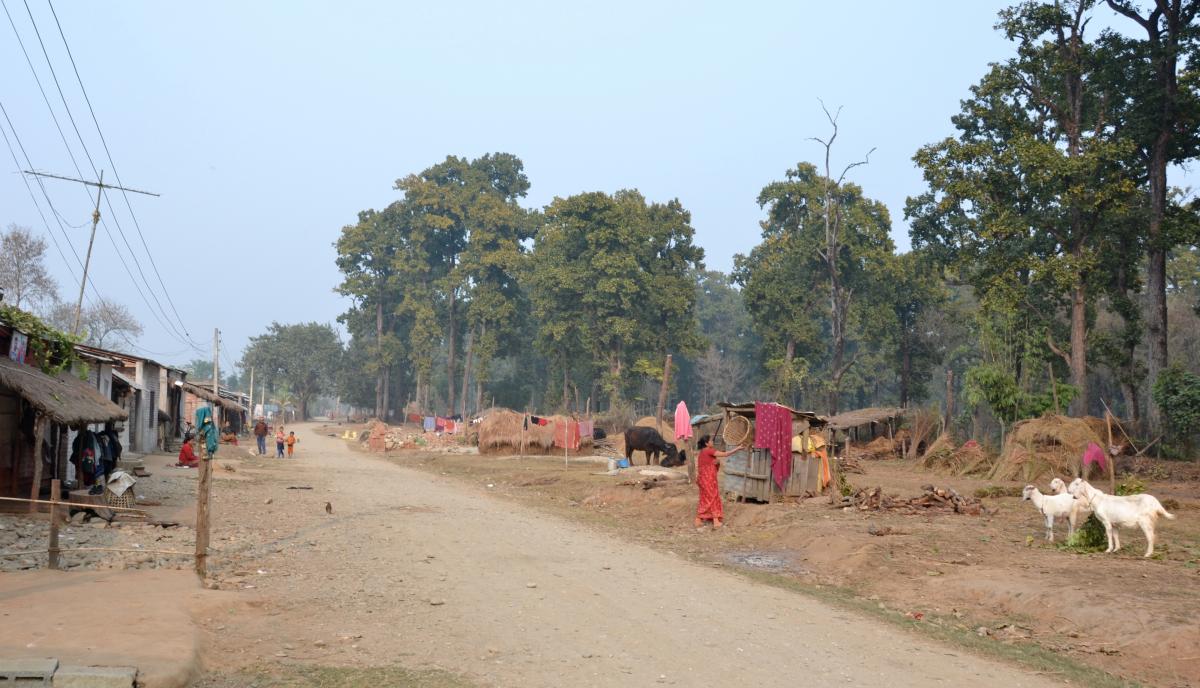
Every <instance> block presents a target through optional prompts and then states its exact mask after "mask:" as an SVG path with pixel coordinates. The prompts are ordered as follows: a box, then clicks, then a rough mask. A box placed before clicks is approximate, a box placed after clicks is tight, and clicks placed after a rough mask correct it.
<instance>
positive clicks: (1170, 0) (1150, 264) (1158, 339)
mask: <svg viewBox="0 0 1200 688" xmlns="http://www.w3.org/2000/svg"><path fill="white" fill-rule="evenodd" d="M1107 2H1108V6H1109V7H1110V8H1112V9H1113V10H1114V11H1116V12H1117V13H1118V14H1120V15H1122V16H1124V17H1126V18H1127V19H1129V20H1130V21H1132V22H1134V23H1135V24H1136V25H1137V26H1138V27H1139V28H1140V29H1141V31H1142V32H1144V33H1145V36H1146V37H1145V40H1143V41H1135V42H1128V43H1126V47H1127V50H1126V51H1125V56H1126V59H1127V61H1128V62H1129V63H1130V64H1131V66H1132V67H1133V69H1131V70H1130V77H1131V78H1130V79H1129V80H1128V82H1127V83H1126V87H1127V94H1126V96H1127V98H1128V100H1127V102H1128V103H1130V104H1131V105H1132V108H1133V116H1132V117H1131V121H1130V123H1129V126H1128V127H1127V129H1126V134H1127V135H1128V136H1131V137H1132V138H1133V139H1134V140H1136V141H1137V144H1138V147H1139V149H1140V152H1141V161H1142V164H1143V166H1144V169H1145V176H1146V179H1147V181H1148V193H1149V217H1148V218H1147V227H1146V239H1147V241H1146V250H1147V254H1148V260H1147V264H1146V291H1147V295H1148V296H1149V299H1148V300H1147V302H1146V327H1147V329H1148V331H1149V332H1148V334H1149V336H1148V340H1149V341H1148V344H1149V346H1148V356H1147V360H1146V363H1147V365H1146V375H1147V378H1148V379H1149V380H1150V383H1151V384H1153V383H1154V380H1156V379H1158V375H1159V373H1160V372H1161V371H1163V370H1165V369H1166V367H1167V363H1168V359H1167V285H1166V275H1167V254H1168V253H1169V251H1170V250H1171V247H1172V244H1173V242H1172V240H1171V238H1170V236H1169V235H1168V234H1167V233H1166V232H1165V231H1164V222H1165V220H1166V217H1167V206H1168V203H1167V197H1168V193H1169V185H1168V180H1167V170H1168V169H1169V167H1170V165H1171V164H1172V163H1177V162H1180V161H1183V160H1186V159H1188V158H1191V157H1194V156H1195V155H1196V152H1197V146H1198V145H1200V133H1198V130H1200V98H1198V95H1200V94H1198V93H1197V88H1198V87H1200V83H1197V79H1196V78H1195V77H1194V74H1195V72H1196V70H1197V68H1198V65H1197V64H1196V62H1197V58H1198V57H1200V56H1197V55H1196V54H1195V51H1196V50H1197V44H1198V42H1200V26H1197V23H1196V19H1197V14H1198V13H1200V1H1198V0H1151V2H1150V3H1149V4H1150V8H1149V9H1142V8H1141V7H1140V5H1141V3H1139V2H1136V1H1135V0H1107ZM1189 53H1192V56H1191V60H1190V62H1189V61H1188V54H1189ZM1185 64H1186V65H1187V66H1188V67H1189V69H1190V70H1191V71H1192V72H1193V77H1192V78H1191V79H1189V80H1185V81H1183V82H1182V83H1181V81H1180V79H1179V69H1180V67H1181V65H1185ZM1147 396H1148V402H1149V403H1148V408H1147V411H1148V412H1147V420H1148V421H1149V423H1150V426H1151V428H1150V429H1151V431H1152V432H1153V433H1154V434H1158V433H1159V431H1160V430H1161V426H1162V417H1161V414H1160V413H1159V409H1158V407H1157V405H1156V404H1155V403H1154V399H1153V397H1152V396H1150V395H1147Z"/></svg>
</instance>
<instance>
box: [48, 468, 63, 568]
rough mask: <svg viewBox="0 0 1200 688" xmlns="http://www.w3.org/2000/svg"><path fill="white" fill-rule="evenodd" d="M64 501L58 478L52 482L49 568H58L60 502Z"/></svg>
mask: <svg viewBox="0 0 1200 688" xmlns="http://www.w3.org/2000/svg"><path fill="white" fill-rule="evenodd" d="M60 500H62V481H61V480H59V479H58V478H55V479H54V480H51V481H50V501H52V502H54V503H53V504H51V505H50V547H49V548H48V549H49V551H48V555H49V564H48V565H49V567H50V568H52V569H57V568H58V552H59V550H58V521H59V518H58V502H59V501H60Z"/></svg>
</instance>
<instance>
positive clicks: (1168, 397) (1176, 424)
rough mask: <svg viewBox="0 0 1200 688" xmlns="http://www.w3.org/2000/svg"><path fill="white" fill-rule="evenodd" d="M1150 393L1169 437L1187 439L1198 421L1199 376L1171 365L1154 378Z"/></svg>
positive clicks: (1179, 439)
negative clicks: (1163, 418)
mask: <svg viewBox="0 0 1200 688" xmlns="http://www.w3.org/2000/svg"><path fill="white" fill-rule="evenodd" d="M1153 394H1154V401H1155V403H1157V404H1158V406H1159V408H1160V409H1162V412H1163V416H1164V417H1165V418H1166V420H1167V427H1168V428H1169V432H1170V435H1171V437H1172V438H1173V439H1175V440H1177V441H1183V442H1184V443H1188V442H1189V440H1190V438H1191V436H1192V435H1193V434H1195V431H1196V427H1197V424H1198V423H1200V376H1197V375H1195V374H1194V373H1191V372H1188V371H1186V370H1184V369H1183V368H1180V367H1178V366H1171V367H1169V368H1167V369H1166V370H1163V371H1162V372H1161V373H1160V374H1159V376H1158V379H1157V380H1155V381H1154V391H1153Z"/></svg>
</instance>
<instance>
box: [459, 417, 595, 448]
mask: <svg viewBox="0 0 1200 688" xmlns="http://www.w3.org/2000/svg"><path fill="white" fill-rule="evenodd" d="M542 418H546V419H547V420H549V421H550V422H549V423H548V424H546V425H535V424H534V423H533V422H530V423H529V428H528V429H525V430H524V431H522V425H523V424H524V420H525V416H524V415H522V414H520V413H518V412H516V411H512V410H510V409H494V410H493V411H491V412H490V413H488V414H487V415H486V416H485V417H484V418H483V420H481V421H480V422H479V453H480V454H518V453H520V452H521V445H522V441H524V446H525V453H526V454H551V453H557V452H561V451H562V450H561V449H558V448H556V447H555V446H554V429H555V425H556V423H560V422H561V423H570V422H574V421H573V419H571V418H568V417H567V416H542ZM581 440H582V443H583V444H589V443H590V442H591V438H590V437H586V438H581Z"/></svg>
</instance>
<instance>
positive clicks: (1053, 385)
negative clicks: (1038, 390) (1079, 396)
mask: <svg viewBox="0 0 1200 688" xmlns="http://www.w3.org/2000/svg"><path fill="white" fill-rule="evenodd" d="M1046 371H1047V372H1049V373H1050V391H1051V392H1052V393H1053V394H1054V415H1058V414H1059V413H1061V411H1060V410H1059V406H1058V383H1057V382H1055V381H1054V364H1053V363H1047V364H1046Z"/></svg>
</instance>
